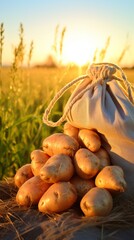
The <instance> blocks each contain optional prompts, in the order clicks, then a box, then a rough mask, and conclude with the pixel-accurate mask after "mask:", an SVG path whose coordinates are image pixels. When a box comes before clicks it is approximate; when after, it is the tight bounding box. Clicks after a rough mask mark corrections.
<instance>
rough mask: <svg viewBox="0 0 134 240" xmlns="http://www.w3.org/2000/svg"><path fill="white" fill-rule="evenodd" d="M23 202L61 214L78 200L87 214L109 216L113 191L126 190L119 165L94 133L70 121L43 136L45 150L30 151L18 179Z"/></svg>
mask: <svg viewBox="0 0 134 240" xmlns="http://www.w3.org/2000/svg"><path fill="white" fill-rule="evenodd" d="M14 181H15V185H16V186H17V187H18V188H19V189H18V192H17V195H16V201H17V203H18V204H19V205H23V206H27V207H29V206H31V205H38V209H39V211H40V212H43V213H59V212H63V211H65V210H67V209H69V208H71V207H72V206H73V204H74V203H75V202H76V201H77V202H78V203H79V205H80V208H81V210H82V212H83V213H84V215H86V216H106V215H108V214H109V213H110V212H111V210H112V208H113V194H115V193H116V192H117V193H118V192H124V191H125V189H126V181H125V179H124V173H123V170H122V168H121V167H119V166H114V165H111V163H110V157H109V155H108V153H107V152H106V150H105V149H104V148H103V147H102V146H101V138H100V136H99V134H98V133H97V132H96V131H93V130H88V129H78V128H75V127H73V126H71V125H70V124H69V123H68V122H66V123H65V124H64V130H63V133H55V134H52V135H50V136H49V137H47V138H45V139H44V140H43V143H42V150H41V149H36V150H34V151H32V152H31V163H29V164H26V165H24V166H22V167H21V168H20V169H18V171H17V172H16V175H15V177H14Z"/></svg>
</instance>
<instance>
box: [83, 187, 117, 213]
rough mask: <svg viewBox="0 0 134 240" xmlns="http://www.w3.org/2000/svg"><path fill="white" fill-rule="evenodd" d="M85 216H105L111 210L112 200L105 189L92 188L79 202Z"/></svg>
mask: <svg viewBox="0 0 134 240" xmlns="http://www.w3.org/2000/svg"><path fill="white" fill-rule="evenodd" d="M80 208H81V210H82V212H83V213H84V214H85V216H88V217H93V216H107V215H108V214H109V213H110V212H111V210H112V208H113V198H112V196H111V194H110V193H109V191H107V190H106V189H104V188H103V189H102V188H98V187H94V188H92V189H91V190H89V191H88V192H87V193H86V194H85V195H84V197H83V198H82V200H81V202H80Z"/></svg>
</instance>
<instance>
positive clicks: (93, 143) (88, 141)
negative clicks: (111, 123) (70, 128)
mask: <svg viewBox="0 0 134 240" xmlns="http://www.w3.org/2000/svg"><path fill="white" fill-rule="evenodd" d="M78 138H79V141H80V143H81V145H82V146H83V147H86V148H88V149H89V150H90V151H91V152H97V151H98V150H99V149H100V147H101V140H100V137H99V135H98V134H97V133H96V132H95V131H93V130H89V129H80V130H79V134H78Z"/></svg>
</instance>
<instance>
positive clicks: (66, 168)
mask: <svg viewBox="0 0 134 240" xmlns="http://www.w3.org/2000/svg"><path fill="white" fill-rule="evenodd" d="M73 174H74V166H73V163H72V159H71V158H70V157H69V156H67V155H65V154H56V155H54V156H52V157H50V158H49V160H48V161H47V162H46V164H45V165H44V166H43V167H42V168H41V170H40V178H41V179H42V180H44V181H45V182H48V183H56V182H59V181H69V180H70V178H71V177H72V176H73Z"/></svg>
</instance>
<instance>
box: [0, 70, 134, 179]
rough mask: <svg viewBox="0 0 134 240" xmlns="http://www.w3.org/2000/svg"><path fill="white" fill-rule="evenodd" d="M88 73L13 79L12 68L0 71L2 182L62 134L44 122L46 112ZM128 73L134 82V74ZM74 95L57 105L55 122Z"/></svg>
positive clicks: (26, 73)
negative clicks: (44, 142)
mask: <svg viewBox="0 0 134 240" xmlns="http://www.w3.org/2000/svg"><path fill="white" fill-rule="evenodd" d="M85 72H86V69H84V68H83V69H82V68H74V67H66V68H27V69H26V68H25V69H23V68H22V69H21V68H20V69H19V71H18V72H17V78H16V79H14V78H13V77H12V73H11V69H10V68H2V69H1V92H0V93H1V98H0V112H1V113H0V142H1V143H0V179H2V178H3V177H12V176H13V175H14V174H15V172H16V170H17V169H18V168H19V167H20V166H22V165H24V164H25V163H27V162H30V153H31V151H32V150H34V149H38V148H41V144H42V140H43V139H44V138H45V137H47V136H49V135H50V134H52V133H54V132H59V131H62V126H60V127H57V128H51V127H48V126H46V125H45V124H44V123H43V122H42V116H43V113H44V110H45V108H46V107H47V105H48V103H49V102H50V100H51V99H52V98H53V96H54V95H55V94H56V93H57V91H58V90H60V89H61V87H63V86H64V85H65V84H66V83H67V82H69V81H71V80H72V79H74V78H76V77H78V76H79V75H82V74H85ZM125 73H126V75H127V77H128V80H129V81H131V82H134V70H125ZM72 91H73V88H71V89H70V90H69V91H68V92H67V93H65V95H64V96H63V97H62V98H61V99H60V100H59V101H58V102H57V104H56V105H55V107H54V109H53V112H52V116H51V117H52V119H53V121H56V120H57V119H58V118H59V117H60V116H61V115H62V112H63V109H64V106H65V104H66V102H67V99H68V98H69V96H70V94H71V92H72Z"/></svg>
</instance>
